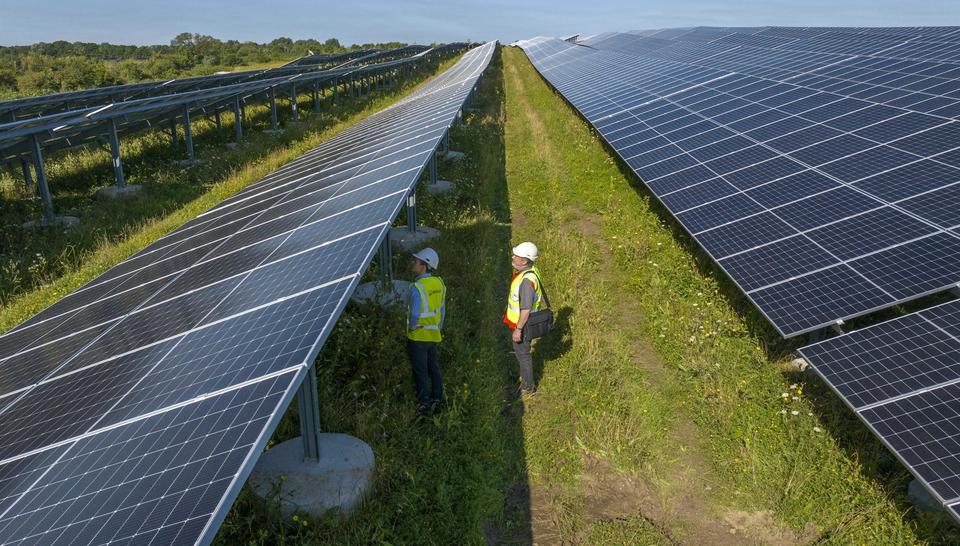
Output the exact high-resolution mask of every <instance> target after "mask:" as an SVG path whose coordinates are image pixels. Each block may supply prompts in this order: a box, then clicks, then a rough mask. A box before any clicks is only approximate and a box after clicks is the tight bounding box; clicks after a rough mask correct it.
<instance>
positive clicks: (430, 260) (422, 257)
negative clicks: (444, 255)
mask: <svg viewBox="0 0 960 546" xmlns="http://www.w3.org/2000/svg"><path fill="white" fill-rule="evenodd" d="M438 265H440V256H439V255H437V251H436V250H434V249H432V248H425V249H423V250H421V251H420V252H417V253H415V254H413V256H411V257H410V271H411V272H412V273H413V274H414V275H423V274H424V273H426V272H427V271H430V270H433V269H436V268H437V266H438Z"/></svg>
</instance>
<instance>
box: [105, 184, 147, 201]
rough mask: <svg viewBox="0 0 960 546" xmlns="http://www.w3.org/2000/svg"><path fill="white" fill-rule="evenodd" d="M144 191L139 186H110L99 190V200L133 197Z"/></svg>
mask: <svg viewBox="0 0 960 546" xmlns="http://www.w3.org/2000/svg"><path fill="white" fill-rule="evenodd" d="M141 189H143V187H142V186H140V185H139V184H127V185H126V186H123V187H122V188H121V187H120V186H109V187H106V188H100V189H99V190H97V199H121V198H124V197H133V196H134V195H136V194H138V193H140V190H141Z"/></svg>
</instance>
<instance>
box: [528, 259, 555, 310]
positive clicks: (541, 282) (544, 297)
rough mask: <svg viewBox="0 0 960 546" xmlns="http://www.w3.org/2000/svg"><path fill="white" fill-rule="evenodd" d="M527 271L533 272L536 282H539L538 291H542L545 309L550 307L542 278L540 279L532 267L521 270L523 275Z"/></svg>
mask: <svg viewBox="0 0 960 546" xmlns="http://www.w3.org/2000/svg"><path fill="white" fill-rule="evenodd" d="M527 273H533V274H534V275H535V276H536V277H537V282H539V283H540V292H543V301H544V302H545V303H546V304H547V309H550V298H549V297H547V288H546V287H545V286H543V279H541V278H540V275H539V274H538V273H537V272H536V271H534V270H533V269H532V268H531V269H528V270H526V271H524V272H523V274H524V275H526V274H527Z"/></svg>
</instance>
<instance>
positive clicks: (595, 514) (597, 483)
mask: <svg viewBox="0 0 960 546" xmlns="http://www.w3.org/2000/svg"><path fill="white" fill-rule="evenodd" d="M504 68H505V72H506V74H505V87H506V89H507V92H508V93H509V94H512V96H513V98H515V99H516V100H517V102H518V103H519V104H520V110H521V111H522V119H519V120H517V119H513V120H511V119H509V117H508V119H507V123H508V124H509V123H522V124H524V125H525V127H526V128H527V134H528V135H529V136H530V137H531V138H532V140H533V144H534V145H535V146H536V149H537V150H538V151H539V152H540V157H542V158H551V160H549V161H546V160H545V161H543V162H542V164H541V165H540V166H539V168H543V169H546V170H547V172H544V173H543V178H544V179H549V180H561V181H562V180H563V179H564V172H563V170H564V169H566V168H573V167H571V166H567V165H564V164H563V163H562V160H561V157H562V156H561V154H559V153H557V150H558V149H559V148H561V147H563V146H564V145H565V143H564V142H563V141H562V140H558V139H563V134H562V132H558V131H556V130H553V131H551V130H550V129H549V128H548V127H547V125H546V123H545V122H544V120H543V119H542V118H541V115H540V112H539V111H538V109H537V108H536V107H535V106H534V105H533V104H532V103H531V101H530V98H529V93H530V90H528V89H527V85H528V82H525V80H524V77H523V76H522V75H521V74H520V70H519V69H518V66H517V63H516V62H512V63H511V62H505V63H504ZM528 81H529V80H528ZM509 115H510V113H509V112H508V116H509ZM548 193H550V208H551V210H553V211H554V213H555V214H557V217H558V218H560V219H561V220H559V225H560V227H561V229H562V230H563V231H564V232H565V233H569V234H570V237H571V238H577V239H579V247H584V248H592V249H594V252H593V253H592V255H591V257H592V258H594V259H595V260H596V262H597V263H596V267H595V269H593V270H592V271H590V272H585V274H584V277H589V279H590V286H581V285H579V284H578V289H583V290H591V289H593V290H597V291H598V292H601V293H610V294H616V295H617V296H616V302H615V306H616V309H615V310H614V311H615V312H610V313H606V316H605V317H604V318H603V320H604V321H605V324H604V328H606V329H610V328H612V329H613V330H614V331H619V332H623V333H624V334H627V335H626V336H625V338H626V339H627V340H628V341H627V343H626V346H624V347H617V350H619V351H621V352H622V353H623V354H626V355H628V357H629V358H628V360H629V362H630V364H632V365H635V366H636V367H637V368H638V369H640V370H642V376H643V378H644V385H643V388H645V389H649V390H650V391H658V392H661V393H665V392H671V391H675V390H676V389H677V386H676V385H675V384H674V383H675V382H676V378H675V376H674V375H673V373H672V371H671V370H669V369H667V368H665V367H664V365H663V364H662V363H661V362H660V360H659V358H658V356H657V354H656V352H655V351H654V350H653V349H652V347H651V346H650V344H649V343H648V342H647V340H646V338H645V334H643V333H642V332H641V330H640V326H639V325H641V324H642V321H643V320H644V317H643V315H642V312H641V307H640V305H639V302H638V301H637V300H636V296H635V295H633V294H631V293H630V292H629V291H623V290H621V289H620V288H619V287H622V286H626V285H627V283H626V282H625V278H624V274H623V273H622V272H621V271H619V270H618V268H617V264H616V263H615V260H614V258H613V254H612V249H611V248H610V246H609V244H608V242H607V241H606V240H605V239H604V237H603V218H602V217H601V216H599V215H596V214H591V213H587V212H584V211H583V210H581V209H580V208H578V207H576V206H575V205H572V204H571V203H567V202H564V201H563V199H562V191H560V189H557V191H550V192H548ZM559 209H562V210H559ZM511 214H512V219H513V222H514V225H515V227H519V226H522V225H524V224H525V223H526V219H525V218H524V212H523V210H522V208H521V207H518V206H516V204H514V205H513V206H512V210H511ZM607 342H610V340H608V339H601V340H600V343H607ZM539 403H540V402H539V401H538V399H537V398H534V399H532V400H530V401H528V402H527V406H528V407H527V411H528V412H536V411H538V410H539V409H540V408H539V407H538V404H539ZM676 404H677V407H676V408H675V409H676V412H675V414H674V415H675V416H676V417H675V418H674V419H672V420H671V421H670V423H671V430H670V431H669V434H667V436H668V437H669V438H670V439H671V441H672V444H673V445H672V452H673V453H674V454H675V456H672V457H668V458H666V460H658V463H657V466H656V468H652V469H650V470H649V471H644V472H642V473H639V472H638V473H632V474H625V473H623V472H621V471H619V470H617V469H616V468H614V466H613V465H612V464H610V462H608V461H606V460H604V459H603V458H601V457H597V456H595V455H594V454H592V453H589V452H585V453H584V455H583V458H584V460H583V472H582V473H581V475H580V476H579V480H578V484H577V486H576V490H574V491H570V490H568V489H566V488H563V487H560V486H557V485H555V484H552V483H550V481H549V480H547V483H537V482H536V481H533V480H531V483H530V484H529V501H530V507H529V510H530V522H531V529H530V531H531V533H532V537H531V539H532V543H534V544H577V543H586V542H587V534H588V532H589V531H590V529H591V527H592V526H594V525H595V524H598V523H603V522H611V521H617V520H623V519H624V518H637V517H639V518H641V519H642V520H643V522H645V524H646V526H647V527H650V528H652V529H654V530H655V531H656V533H657V534H659V535H660V537H661V538H660V542H661V543H665V544H710V545H721V546H723V545H740V544H774V545H793V544H803V543H806V542H807V539H806V537H805V536H797V535H796V534H795V533H793V532H792V531H791V530H789V529H783V528H781V527H780V526H778V525H777V524H776V523H775V522H774V521H773V518H772V517H770V514H769V513H767V512H759V513H755V514H753V513H748V512H741V511H737V510H735V509H733V508H730V507H724V506H720V505H719V503H718V502H717V501H716V500H715V499H714V498H713V497H712V496H711V491H712V489H713V487H712V486H711V484H713V483H716V482H715V478H714V472H713V470H712V468H711V465H710V463H709V460H708V456H707V454H706V451H705V448H704V446H703V440H702V438H703V435H702V433H701V431H699V430H698V428H697V426H696V424H695V423H693V422H692V421H690V420H689V418H687V417H686V415H685V413H684V410H683V409H682V408H681V407H680V405H679V400H677V401H676ZM571 511H573V512H574V513H575V515H574V516H573V517H575V518H576V519H578V520H579V521H578V522H577V524H576V525H574V526H573V527H574V528H575V529H576V532H574V533H572V534H571V533H570V527H571V525H570V523H569V521H565V518H569V517H570V516H571V514H570V513H569V512H571ZM805 535H806V533H805Z"/></svg>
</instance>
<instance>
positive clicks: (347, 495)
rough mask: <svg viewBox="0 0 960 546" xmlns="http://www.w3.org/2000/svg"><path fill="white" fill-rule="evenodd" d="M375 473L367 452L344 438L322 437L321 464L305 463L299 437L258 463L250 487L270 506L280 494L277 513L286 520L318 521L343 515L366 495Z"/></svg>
mask: <svg viewBox="0 0 960 546" xmlns="http://www.w3.org/2000/svg"><path fill="white" fill-rule="evenodd" d="M373 468H374V458H373V450H372V449H370V446H368V445H367V444H365V443H364V442H362V441H360V440H359V439H357V438H354V437H353V436H349V435H347V434H325V433H321V434H320V460H319V461H304V460H303V440H301V439H300V438H299V437H298V438H294V439H292V440H287V441H286V442H283V443H281V444H278V445H275V446H273V447H272V448H270V450H269V451H267V452H266V453H264V454H263V456H261V457H260V460H259V461H258V462H257V466H256V467H254V469H253V472H252V473H251V474H250V485H251V486H252V487H253V490H254V491H255V492H256V493H257V494H258V495H260V496H261V497H264V498H267V499H268V500H272V498H271V495H272V494H275V493H276V492H277V489H279V496H280V507H281V510H282V511H283V513H284V515H286V516H288V517H289V516H290V515H292V514H293V513H294V512H305V513H307V514H310V515H311V516H322V515H323V514H325V513H326V512H327V511H328V510H332V509H339V510H340V511H341V512H343V513H346V512H349V511H350V510H352V509H353V508H355V507H356V506H357V505H358V504H359V503H360V501H361V500H363V497H364V495H365V494H366V493H367V491H368V490H369V489H370V483H371V480H372V478H373ZM281 476H283V479H281Z"/></svg>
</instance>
